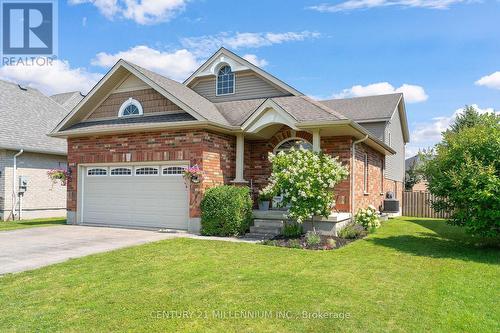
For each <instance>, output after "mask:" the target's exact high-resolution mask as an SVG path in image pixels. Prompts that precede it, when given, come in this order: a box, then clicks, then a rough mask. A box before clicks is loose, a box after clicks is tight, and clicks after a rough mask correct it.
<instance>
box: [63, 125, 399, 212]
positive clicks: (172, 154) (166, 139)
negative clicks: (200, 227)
mask: <svg viewBox="0 0 500 333" xmlns="http://www.w3.org/2000/svg"><path fill="white" fill-rule="evenodd" d="M292 137H298V138H303V139H305V140H307V141H308V142H312V135H311V134H310V133H308V132H300V131H293V130H291V129H290V128H288V127H283V128H282V129H281V130H279V131H278V132H277V133H276V134H275V135H274V136H273V137H272V138H271V139H269V140H252V141H249V140H246V141H245V159H244V177H245V179H246V180H247V181H249V182H251V185H252V186H253V193H254V195H255V196H256V195H257V193H258V190H259V189H261V188H262V187H264V186H265V185H266V184H267V181H268V177H269V176H270V174H271V165H270V163H269V161H268V153H269V152H272V151H273V150H274V148H275V147H276V146H277V145H278V144H279V143H280V142H282V141H284V140H285V139H288V138H292ZM352 142H353V140H352V138H351V137H345V136H344V137H342V136H339V137H322V138H321V149H322V151H323V152H325V153H326V154H330V155H332V156H337V157H339V160H340V162H341V163H342V164H343V165H345V166H347V167H348V168H349V172H350V173H351V172H352V150H351V149H352ZM365 153H366V154H367V156H368V162H369V167H368V190H367V193H366V194H365V193H364V191H363V186H364V185H363V184H364V183H363V180H364V156H365ZM145 161H148V162H149V161H155V162H156V161H158V162H161V161H188V162H189V164H190V165H195V164H197V165H199V166H200V168H201V169H202V170H203V171H204V175H205V176H204V179H203V182H202V183H201V184H198V185H191V187H190V217H199V216H200V211H199V204H200V201H201V197H202V195H203V192H204V190H205V189H206V188H208V187H212V186H217V185H221V184H229V183H230V182H231V180H233V179H234V177H235V161H236V139H235V137H234V136H231V135H225V134H220V133H214V132H210V131H205V130H182V131H158V132H144V133H129V134H117V135H105V136H92V137H81V138H70V139H68V164H69V168H70V170H71V173H72V176H71V178H70V181H69V182H68V186H67V187H68V196H67V198H68V206H67V207H68V210H69V211H73V212H75V211H76V208H77V177H78V172H77V170H78V165H79V164H84V163H88V164H92V163H125V162H145ZM383 164H384V156H383V155H382V154H380V153H378V152H376V151H375V150H373V149H372V148H370V147H368V146H366V145H364V144H359V145H357V148H356V163H355V170H354V171H355V172H354V174H355V186H354V187H355V191H354V193H355V207H354V208H355V210H357V209H358V208H360V207H366V206H368V205H369V204H372V205H375V206H376V207H377V208H378V207H379V206H380V205H381V204H382V201H383V198H384V196H383V193H385V192H386V191H389V190H390V191H397V196H398V197H399V198H401V196H402V192H401V191H402V184H401V183H397V182H394V181H389V180H386V179H384V180H383V184H382V179H381V175H382V173H383V170H382V166H383ZM350 179H351V178H350ZM350 179H347V180H345V181H343V182H341V183H340V184H338V185H337V187H336V189H335V191H336V209H337V210H338V211H343V212H350V211H351V180H350ZM382 189H383V190H382Z"/></svg>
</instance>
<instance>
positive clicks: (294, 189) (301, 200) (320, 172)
mask: <svg viewBox="0 0 500 333" xmlns="http://www.w3.org/2000/svg"><path fill="white" fill-rule="evenodd" d="M269 161H270V162H271V164H272V173H271V177H270V179H269V184H268V186H267V187H266V188H265V189H264V190H265V191H268V192H271V193H281V195H282V198H283V200H282V202H281V205H282V206H284V207H286V206H289V207H290V208H289V211H288V218H290V219H293V220H296V221H297V222H299V223H302V222H303V221H304V220H307V219H311V218H312V217H313V216H323V217H328V216H329V215H330V212H331V209H332V207H333V206H334V205H335V200H334V192H333V188H334V187H335V185H337V184H338V183H339V182H340V181H341V180H343V179H345V178H347V176H348V175H349V172H348V170H347V168H346V167H345V166H343V165H342V164H341V163H340V162H339V161H338V158H333V157H331V156H329V155H326V154H323V153H316V152H312V151H309V150H305V149H303V148H300V149H298V150H297V149H291V150H289V151H287V152H283V151H282V152H279V153H278V154H276V155H275V154H269Z"/></svg>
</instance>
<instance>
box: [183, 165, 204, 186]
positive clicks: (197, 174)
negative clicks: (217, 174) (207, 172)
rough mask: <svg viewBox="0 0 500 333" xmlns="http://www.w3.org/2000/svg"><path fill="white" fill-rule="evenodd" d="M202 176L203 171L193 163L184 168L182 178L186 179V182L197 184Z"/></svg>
mask: <svg viewBox="0 0 500 333" xmlns="http://www.w3.org/2000/svg"><path fill="white" fill-rule="evenodd" d="M202 178H203V171H201V170H200V168H199V167H198V165H194V166H192V167H189V168H187V169H186V170H184V179H185V180H186V182H190V183H193V184H198V183H200V182H201V180H202Z"/></svg>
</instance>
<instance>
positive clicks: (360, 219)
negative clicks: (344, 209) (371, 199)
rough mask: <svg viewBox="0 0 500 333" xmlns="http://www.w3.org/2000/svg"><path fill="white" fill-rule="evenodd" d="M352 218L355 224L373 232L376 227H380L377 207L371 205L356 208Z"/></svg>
mask: <svg viewBox="0 0 500 333" xmlns="http://www.w3.org/2000/svg"><path fill="white" fill-rule="evenodd" d="M354 219H355V222H356V223H357V224H361V225H362V226H363V227H364V228H365V229H366V230H368V231H370V232H374V231H375V230H376V229H377V228H378V227H380V220H379V219H378V212H377V209H376V208H375V207H373V206H372V205H369V206H368V208H366V209H363V208H360V209H358V212H357V213H356V215H355V217H354Z"/></svg>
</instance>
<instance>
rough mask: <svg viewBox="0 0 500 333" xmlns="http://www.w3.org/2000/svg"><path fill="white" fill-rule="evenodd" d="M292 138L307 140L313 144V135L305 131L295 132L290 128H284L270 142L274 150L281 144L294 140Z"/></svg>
mask: <svg viewBox="0 0 500 333" xmlns="http://www.w3.org/2000/svg"><path fill="white" fill-rule="evenodd" d="M292 138H300V139H303V140H306V141H307V142H309V143H312V134H311V133H309V132H304V131H294V130H292V129H291V128H289V127H288V126H283V127H282V128H281V129H280V130H279V131H278V132H277V133H276V134H274V135H273V137H272V138H271V139H270V140H269V142H270V143H271V146H272V148H273V149H274V147H276V146H277V145H278V144H280V143H281V142H283V141H285V140H287V139H292Z"/></svg>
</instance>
